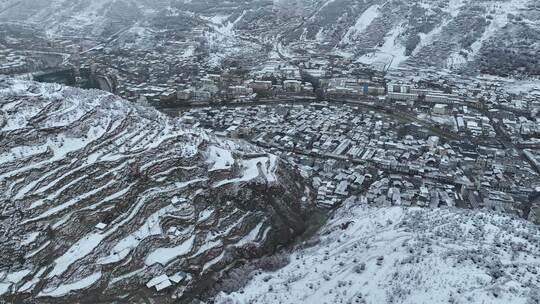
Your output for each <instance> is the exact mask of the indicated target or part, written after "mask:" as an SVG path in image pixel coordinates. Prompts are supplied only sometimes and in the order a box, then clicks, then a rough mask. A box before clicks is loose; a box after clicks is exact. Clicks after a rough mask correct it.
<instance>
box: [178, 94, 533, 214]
mask: <svg viewBox="0 0 540 304" xmlns="http://www.w3.org/2000/svg"><path fill="white" fill-rule="evenodd" d="M182 117H183V118H181V119H183V120H184V122H186V123H197V124H200V126H202V127H205V128H211V129H213V130H218V131H219V134H221V135H223V136H232V137H239V138H244V139H246V140H248V141H250V142H251V143H253V144H256V145H258V146H261V147H264V148H266V149H268V150H269V151H271V152H273V153H277V154H281V155H282V156H284V158H286V159H288V160H289V161H290V162H291V163H293V164H294V165H295V166H296V167H297V168H298V169H299V171H300V172H301V174H302V175H303V176H304V177H306V178H309V179H311V180H312V183H313V186H314V187H315V189H317V193H316V196H317V201H318V203H319V204H320V205H321V206H325V207H332V206H336V205H339V204H340V203H342V202H343V201H344V200H345V199H347V198H349V197H351V196H356V197H359V198H360V200H361V201H365V202H366V203H370V204H382V205H416V206H425V207H438V206H443V205H445V206H459V207H471V208H481V207H486V208H494V209H503V210H504V211H508V212H514V213H516V214H520V213H521V211H520V210H521V208H522V204H523V203H524V202H525V201H526V199H527V196H528V195H529V194H530V193H531V191H534V190H533V189H534V188H535V186H540V179H538V175H537V174H536V173H535V172H534V171H533V169H532V168H531V166H530V165H529V164H528V163H526V162H524V161H522V160H521V159H520V158H519V157H517V156H516V155H508V153H507V152H506V150H504V149H498V148H479V147H478V146H477V145H474V144H469V145H467V144H463V143H462V142H458V141H453V140H448V139H445V138H441V137H439V136H436V135H434V134H432V133H431V132H430V130H428V129H426V128H424V127H422V126H420V125H417V124H414V123H408V124H403V123H401V122H398V121H396V120H395V119H393V118H392V117H390V116H387V115H385V114H383V113H377V112H375V111H368V110H365V109H361V108H358V107H357V106H354V105H334V104H328V103H302V104H274V105H262V106H249V107H236V108H234V107H220V108H215V107H212V108H210V107H209V108H199V109H190V110H189V111H187V112H185V113H184V114H183V116H182ZM501 193H507V194H508V195H507V196H504V195H502V194H501Z"/></svg>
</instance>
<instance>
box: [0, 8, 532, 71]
mask: <svg viewBox="0 0 540 304" xmlns="http://www.w3.org/2000/svg"><path fill="white" fill-rule="evenodd" d="M538 20H540V5H539V4H538V1H537V0H485V1H476V0H413V1H403V0H362V1H357V0H295V1H273V0H272V1H271V0H253V1H239V0H231V1H226V2H223V1H212V0H204V1H203V0H198V1H184V0H178V1H148V0H99V1H81V0H77V1H73V0H69V1H67V0H54V1H47V2H42V3H38V4H36V3H35V1H29V0H22V1H19V0H8V1H4V3H0V22H3V21H8V22H15V23H27V24H34V25H36V28H39V29H42V28H44V29H45V30H46V31H47V33H49V34H55V35H53V36H56V35H71V34H73V35H80V34H86V35H90V36H102V37H114V35H115V34H116V35H118V33H124V32H128V30H129V29H130V28H132V27H134V26H135V27H136V28H138V29H140V28H147V29H152V30H164V29H173V28H174V29H176V30H177V31H186V30H187V31H188V32H189V30H190V29H191V30H192V31H193V35H192V36H193V37H198V36H199V35H200V32H199V30H200V29H201V28H203V29H204V34H203V35H202V38H203V39H206V40H207V46H208V48H209V49H210V55H211V57H210V60H214V61H219V60H222V59H223V58H226V57H228V56H232V57H234V56H237V55H238V54H241V53H242V52H245V53H246V54H249V53H250V52H257V53H261V59H264V58H263V57H262V55H263V53H265V52H266V53H267V54H266V55H267V58H275V57H276V56H275V55H276V52H277V53H280V55H281V57H289V56H290V57H292V56H305V55H306V53H307V54H311V55H317V54H321V52H324V53H329V54H338V55H341V56H346V57H350V58H352V59H354V60H358V61H360V62H363V63H367V64H375V65H377V66H379V65H381V66H391V67H394V68H397V67H400V66H401V67H407V68H409V69H418V68H423V67H437V68H448V69H453V70H459V71H461V70H464V71H474V72H482V73H488V74H496V75H500V76H507V75H509V74H512V73H516V71H517V73H520V74H523V75H538V74H540V68H538V67H539V66H540V58H539V56H537V52H536V50H538V48H539V47H540V45H539V43H540V42H539V41H540V23H539V22H538ZM272 47H273V49H272V50H269V49H271V48H272Z"/></svg>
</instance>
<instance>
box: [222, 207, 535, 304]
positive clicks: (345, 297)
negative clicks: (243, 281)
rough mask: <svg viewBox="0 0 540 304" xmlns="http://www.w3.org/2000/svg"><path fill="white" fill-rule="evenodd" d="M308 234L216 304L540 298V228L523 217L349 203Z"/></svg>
mask: <svg viewBox="0 0 540 304" xmlns="http://www.w3.org/2000/svg"><path fill="white" fill-rule="evenodd" d="M315 240H316V241H317V242H315ZM308 243H309V244H310V245H309V247H307V246H304V247H302V246H300V247H299V248H298V249H297V250H295V251H294V253H293V254H292V256H291V262H290V264H289V265H288V266H286V267H285V268H282V269H280V270H278V271H276V272H268V273H257V274H255V275H254V278H253V280H252V281H251V282H250V283H249V285H248V286H246V287H245V288H243V289H242V290H241V291H240V292H235V293H232V294H230V295H226V294H224V293H222V294H220V295H219V296H218V300H217V303H220V304H225V303H226V304H247V303H282V304H285V303H291V304H293V303H313V304H323V303H325V304H334V303H411V304H412V303H414V304H421V303H516V304H517V303H522V304H525V303H527V304H531V303H539V301H540V289H539V286H540V275H539V274H540V230H539V228H538V226H534V225H532V224H531V223H529V222H526V221H523V220H516V219H512V218H509V217H506V216H503V215H499V214H492V213H482V212H475V211H470V210H453V209H438V210H425V209H403V208H398V207H396V208H377V209H376V208H369V207H365V206H359V205H355V204H354V203H349V204H347V205H345V206H343V207H342V208H341V209H340V210H339V211H337V212H336V213H335V214H334V215H333V217H332V219H330V220H329V222H328V224H327V225H326V226H325V227H324V228H323V229H322V230H321V231H320V233H319V234H318V235H317V236H316V238H315V239H314V240H311V241H309V242H308Z"/></svg>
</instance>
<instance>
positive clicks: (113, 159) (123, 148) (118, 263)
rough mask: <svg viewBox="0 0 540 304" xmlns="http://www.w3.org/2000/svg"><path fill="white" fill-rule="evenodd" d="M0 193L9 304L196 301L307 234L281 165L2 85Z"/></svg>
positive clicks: (1, 275)
mask: <svg viewBox="0 0 540 304" xmlns="http://www.w3.org/2000/svg"><path fill="white" fill-rule="evenodd" d="M0 189H1V191H0V200H1V201H2V204H1V206H0V207H1V209H0V212H1V213H0V227H1V228H0V231H2V235H1V236H0V252H1V254H2V258H1V259H0V302H1V301H2V300H4V301H8V302H11V301H22V300H25V301H29V302H31V303H35V302H33V301H35V300H32V299H36V298H37V299H41V300H40V301H43V302H47V301H49V300H48V299H50V298H62V299H71V300H72V301H75V299H80V298H85V299H86V300H87V301H88V300H90V301H96V302H97V301H113V300H118V299H124V298H130V299H132V301H135V302H137V301H139V300H140V299H141V298H161V297H163V298H164V299H163V301H164V302H167V301H172V298H171V295H175V296H174V297H179V296H182V295H183V294H184V297H185V298H187V299H189V298H190V292H195V291H199V290H200V289H204V288H205V285H206V284H209V283H210V282H212V280H213V278H214V277H219V275H218V274H217V272H218V271H219V270H222V269H224V268H226V267H229V266H230V265H232V264H233V263H235V262H236V261H237V260H239V259H245V258H250V257H256V256H259V255H261V254H265V253H268V252H272V251H273V250H274V248H275V247H276V246H278V245H280V244H287V243H289V242H290V241H291V240H292V239H293V238H294V237H295V236H296V235H298V234H299V233H301V232H302V231H303V230H304V222H303V214H304V207H305V206H301V201H302V197H303V196H304V191H305V188H304V186H303V184H302V180H301V179H300V178H299V177H298V175H296V174H295V173H294V172H289V170H288V169H287V167H286V166H284V164H283V163H282V161H281V160H279V159H278V158H277V157H275V156H273V155H268V154H266V153H263V152H261V151H260V150H257V149H255V148H253V147H251V146H249V145H246V144H244V143H242V142H235V141H230V140H226V139H220V138H216V137H214V136H212V135H210V134H207V133H205V132H204V131H201V130H194V129H185V128H183V127H182V126H181V125H180V123H179V122H178V121H173V120H171V119H170V118H168V117H166V116H164V115H163V114H160V113H158V112H157V111H155V110H152V109H148V108H143V107H139V106H134V105H131V104H129V103H127V102H126V101H123V100H121V99H118V98H117V97H114V96H113V95H107V94H105V93H103V92H100V91H83V90H78V89H74V88H64V87H61V86H58V85H42V84H36V83H29V82H18V81H12V80H8V81H3V82H0ZM304 201H306V202H307V201H308V200H306V199H304ZM180 271H181V274H182V275H185V274H187V278H185V279H184V281H183V282H182V283H179V284H176V285H173V286H172V287H170V288H167V289H166V290H165V291H162V292H159V293H157V292H155V290H154V289H151V288H147V287H145V284H146V283H147V282H149V281H150V280H151V279H152V278H154V277H159V276H160V275H169V276H172V277H174V274H178V273H179V272H180ZM190 278H191V280H190ZM50 301H52V300H50Z"/></svg>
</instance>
